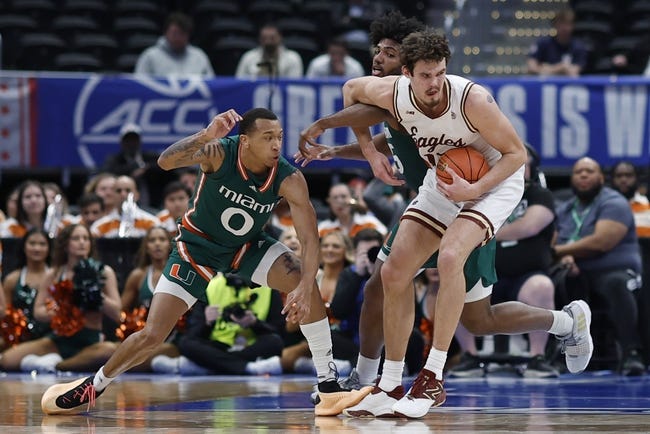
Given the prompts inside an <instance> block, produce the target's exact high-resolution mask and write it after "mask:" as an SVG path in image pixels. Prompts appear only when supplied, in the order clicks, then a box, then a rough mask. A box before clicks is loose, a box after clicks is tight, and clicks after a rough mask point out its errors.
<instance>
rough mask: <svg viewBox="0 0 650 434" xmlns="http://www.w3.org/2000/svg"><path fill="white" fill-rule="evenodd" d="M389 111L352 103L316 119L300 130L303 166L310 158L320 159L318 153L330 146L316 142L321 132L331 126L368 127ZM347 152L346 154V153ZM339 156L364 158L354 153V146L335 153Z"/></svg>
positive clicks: (300, 150) (378, 121)
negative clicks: (339, 153)
mask: <svg viewBox="0 0 650 434" xmlns="http://www.w3.org/2000/svg"><path fill="white" fill-rule="evenodd" d="M389 117H390V113H388V112H387V111H386V110H384V109H381V108H379V107H377V106H371V105H367V104H353V105H351V106H350V107H346V108H344V109H343V110H339V111H338V112H336V113H333V114H331V115H328V116H325V117H322V118H321V119H318V120H317V121H315V122H314V123H312V124H311V125H310V126H308V127H307V128H305V129H304V130H302V132H301V133H300V141H299V143H298V149H299V152H300V155H301V157H302V158H300V160H301V161H303V166H304V165H305V164H306V163H304V161H305V160H306V161H307V163H308V162H309V161H311V160H316V159H320V160H322V159H323V158H322V157H319V155H320V154H323V153H324V151H327V150H328V149H329V148H331V147H326V146H324V145H321V144H319V143H317V142H316V139H317V138H318V137H320V135H321V134H323V132H325V131H326V130H329V129H332V128H340V127H370V126H372V125H375V124H378V123H380V122H383V121H385V120H387V119H388V118H389ZM346 153H347V154H346ZM337 156H339V157H341V158H351V159H364V158H363V155H362V154H361V153H360V152H359V153H357V154H355V149H354V148H348V149H346V150H345V151H344V155H337Z"/></svg>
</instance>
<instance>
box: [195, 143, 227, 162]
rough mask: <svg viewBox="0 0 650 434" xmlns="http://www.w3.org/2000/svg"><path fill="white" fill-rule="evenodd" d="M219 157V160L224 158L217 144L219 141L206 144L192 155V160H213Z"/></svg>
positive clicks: (221, 148) (219, 145)
mask: <svg viewBox="0 0 650 434" xmlns="http://www.w3.org/2000/svg"><path fill="white" fill-rule="evenodd" d="M217 156H219V157H220V158H223V157H224V152H223V147H222V146H221V144H220V143H219V140H213V141H211V142H208V143H206V144H205V145H204V146H203V147H202V148H201V149H199V150H198V151H196V152H195V153H194V155H193V158H194V159H202V158H205V157H208V158H215V157H217Z"/></svg>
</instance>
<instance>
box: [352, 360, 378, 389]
mask: <svg viewBox="0 0 650 434" xmlns="http://www.w3.org/2000/svg"><path fill="white" fill-rule="evenodd" d="M380 360H381V359H369V358H368V357H364V356H362V355H361V353H359V358H358V359H357V374H359V381H360V382H361V384H372V383H373V382H374V381H375V379H376V378H377V372H378V371H379V362H380Z"/></svg>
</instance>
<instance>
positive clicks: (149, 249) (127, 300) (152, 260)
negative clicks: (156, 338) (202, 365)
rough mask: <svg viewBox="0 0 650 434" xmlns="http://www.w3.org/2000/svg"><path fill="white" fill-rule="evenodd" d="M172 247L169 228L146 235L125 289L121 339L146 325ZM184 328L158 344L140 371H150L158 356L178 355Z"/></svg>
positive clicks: (152, 231) (156, 228) (150, 230)
mask: <svg viewBox="0 0 650 434" xmlns="http://www.w3.org/2000/svg"><path fill="white" fill-rule="evenodd" d="M171 250H172V239H171V237H170V235H169V233H168V232H167V230H166V228H164V227H162V226H153V227H151V228H149V229H148V230H147V232H146V234H145V236H144V237H143V238H142V242H141V243H140V247H139V248H138V253H137V256H136V267H135V268H134V269H133V270H132V271H131V272H130V273H129V275H128V277H127V279H126V284H125V285H124V291H123V292H122V297H121V300H122V311H123V313H122V321H121V324H120V329H119V330H118V337H119V338H120V340H124V339H126V337H127V336H128V335H129V334H131V333H134V332H136V331H138V330H140V329H142V328H143V327H144V322H145V320H146V318H147V313H148V309H149V306H150V305H151V299H152V298H153V290H154V288H155V287H156V284H157V283H158V280H159V279H160V276H162V272H163V269H164V268H165V264H166V263H167V259H168V258H169V254H170V253H171ZM179 338H180V330H179V329H178V328H176V329H174V331H173V332H172V334H171V335H170V336H169V337H168V338H167V340H166V342H164V343H163V344H162V345H160V346H159V347H158V349H157V350H156V351H155V352H154V354H153V355H152V356H150V357H149V358H148V359H147V360H146V361H145V362H143V363H142V364H141V365H140V366H139V367H138V368H134V370H137V371H142V370H144V371H150V370H151V369H152V367H151V361H152V359H153V358H154V357H155V356H158V355H165V356H168V357H178V356H179V355H180V353H179V352H178V347H177V344H178V339H179Z"/></svg>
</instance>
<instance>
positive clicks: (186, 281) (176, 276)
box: [169, 264, 196, 285]
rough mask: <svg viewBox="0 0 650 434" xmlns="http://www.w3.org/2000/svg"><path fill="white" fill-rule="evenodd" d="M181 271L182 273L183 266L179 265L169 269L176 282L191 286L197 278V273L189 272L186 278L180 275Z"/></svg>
mask: <svg viewBox="0 0 650 434" xmlns="http://www.w3.org/2000/svg"><path fill="white" fill-rule="evenodd" d="M179 271H181V266H180V265H179V264H173V265H172V266H171V268H170V269H169V275H170V276H171V277H173V278H174V279H176V280H180V281H181V282H183V283H184V284H185V285H191V284H192V282H194V278H195V277H196V273H195V272H194V271H192V270H189V271H188V272H187V276H185V277H182V276H181V275H180V274H178V273H179Z"/></svg>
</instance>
